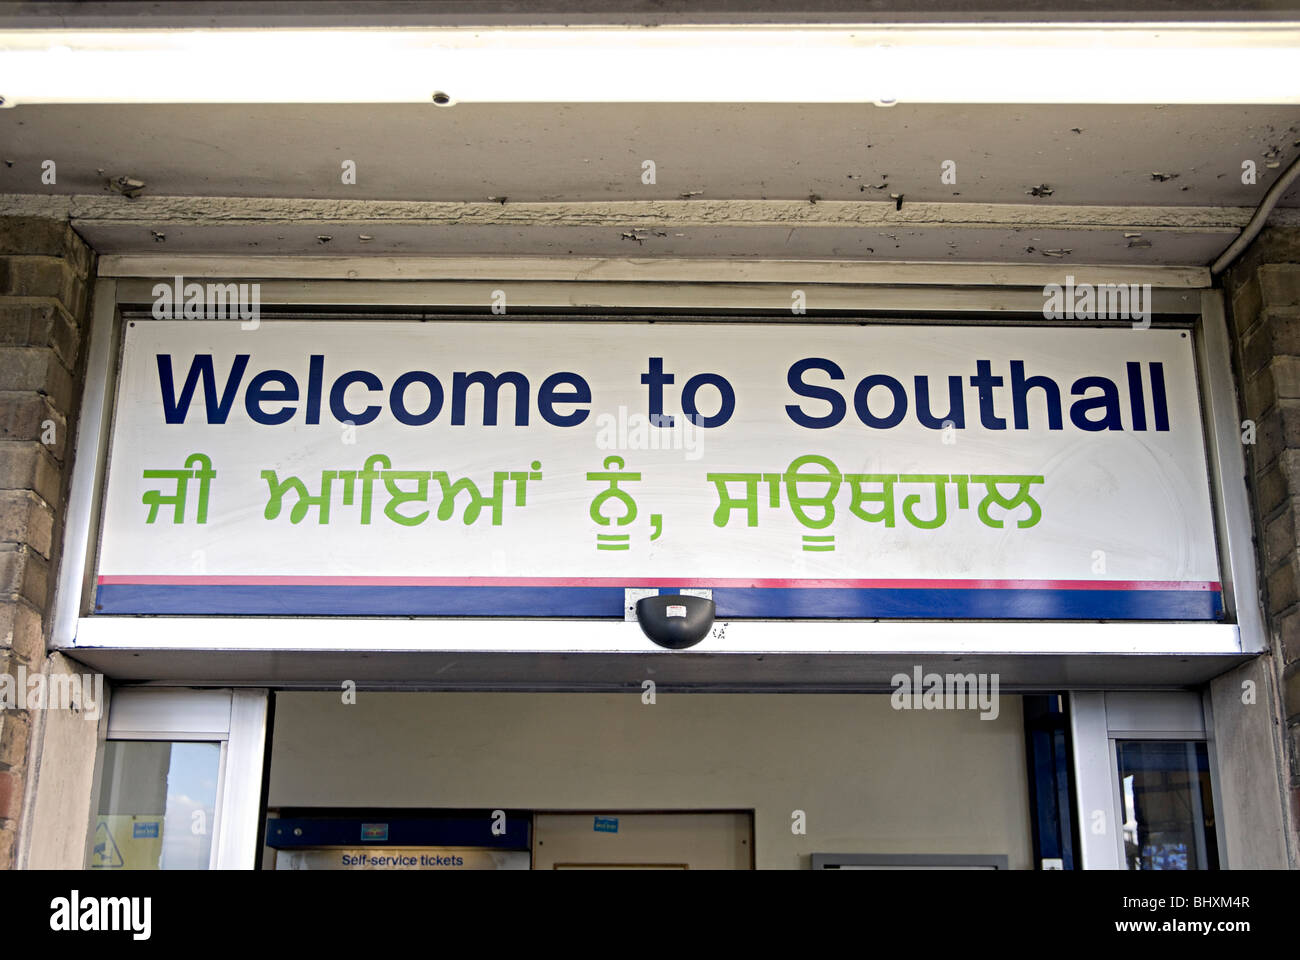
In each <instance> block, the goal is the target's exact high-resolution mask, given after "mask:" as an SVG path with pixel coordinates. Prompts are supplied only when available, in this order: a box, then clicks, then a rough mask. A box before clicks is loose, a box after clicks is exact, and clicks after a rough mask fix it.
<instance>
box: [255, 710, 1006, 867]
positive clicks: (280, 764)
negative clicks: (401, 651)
mask: <svg viewBox="0 0 1300 960" xmlns="http://www.w3.org/2000/svg"><path fill="white" fill-rule="evenodd" d="M1000 706H1001V710H1000V713H999V715H998V716H997V718H996V719H989V720H982V719H980V716H979V714H978V713H977V712H974V711H896V710H893V709H892V708H891V707H890V702H889V697H888V696H887V695H839V694H835V695H830V694H827V695H820V694H818V695H813V694H801V695H789V694H787V695H779V694H663V693H660V694H659V695H658V697H657V698H656V703H654V704H653V705H650V704H645V703H643V702H642V698H641V695H640V692H637V693H627V694H559V693H541V694H531V693H367V692H364V691H362V692H360V693H358V694H357V695H356V703H355V704H345V703H343V698H342V696H341V695H339V694H334V693H301V692H294V693H279V694H277V695H276V708H275V730H274V740H273V747H272V753H271V784H270V800H269V803H270V806H271V807H273V808H274V807H290V806H303V807H329V806H335V807H383V806H392V807H449V808H450V807H460V808H489V809H493V808H515V809H532V810H551V811H563V810H574V811H590V810H595V809H607V810H609V811H611V812H617V811H626V812H630V811H634V810H746V809H752V810H753V811H754V834H755V837H754V846H755V861H756V866H758V867H759V868H760V869H762V868H779V869H791V868H806V867H807V866H808V865H809V856H810V855H811V854H812V853H813V852H819V853H820V852H827V853H928V854H942V853H955V854H1005V855H1006V856H1007V858H1008V865H1009V866H1010V867H1011V868H1012V869H1017V868H1028V867H1030V866H1031V851H1030V844H1031V834H1030V820H1029V805H1028V793H1027V784H1026V771H1025V754H1024V732H1023V726H1022V718H1021V706H1020V698H1019V697H1015V696H1003V697H1002V698H1001V705H1000ZM795 810H803V811H804V812H805V814H806V824H807V833H806V834H805V835H802V836H800V835H795V834H794V833H792V831H791V822H792V821H791V816H792V812H793V811H795Z"/></svg>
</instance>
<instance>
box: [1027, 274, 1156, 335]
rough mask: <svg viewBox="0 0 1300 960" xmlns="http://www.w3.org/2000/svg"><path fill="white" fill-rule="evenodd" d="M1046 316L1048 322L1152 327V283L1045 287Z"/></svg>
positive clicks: (1068, 282) (1069, 282)
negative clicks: (1122, 322) (1130, 322)
mask: <svg viewBox="0 0 1300 960" xmlns="http://www.w3.org/2000/svg"><path fill="white" fill-rule="evenodd" d="M1043 317H1044V319H1047V320H1134V321H1137V322H1136V323H1134V324H1133V326H1134V327H1135V328H1137V329H1141V330H1145V329H1147V328H1148V327H1150V326H1151V284H1149V283H1141V284H1139V283H1096V284H1093V283H1075V282H1074V277H1073V276H1069V275H1067V276H1066V278H1065V283H1064V284H1059V283H1049V284H1047V285H1046V286H1044V287H1043Z"/></svg>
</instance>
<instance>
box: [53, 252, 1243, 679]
mask: <svg viewBox="0 0 1300 960" xmlns="http://www.w3.org/2000/svg"><path fill="white" fill-rule="evenodd" d="M140 261H141V262H140V263H139V264H135V263H134V262H133V260H132V258H122V257H119V258H114V259H113V261H112V263H111V267H112V270H113V272H114V273H116V274H117V275H118V276H120V277H121V278H122V279H103V278H101V279H100V280H99V281H98V282H97V284H96V295H95V303H94V316H93V321H92V330H91V335H90V343H89V354H90V356H89V361H88V370H87V378H86V389H85V395H84V399H83V402H82V410H81V416H80V421H79V423H80V426H79V429H78V433H77V449H76V457H75V466H74V470H73V477H72V488H71V495H70V503H69V508H68V527H67V532H66V534H65V546H64V560H63V564H62V566H61V569H60V574H59V582H58V585H57V589H56V603H55V617H54V625H53V642H52V645H53V646H54V647H56V648H71V649H75V648H78V647H98V648H121V649H130V648H133V647H134V648H139V647H158V646H170V647H177V646H179V647H193V648H201V649H222V650H231V651H237V650H241V649H261V650H265V649H268V648H280V649H294V648H297V649H321V648H322V647H323V646H328V645H330V643H331V642H330V639H329V638H331V637H338V638H339V639H337V640H334V641H332V643H333V644H336V645H341V646H340V647H339V648H342V647H344V646H346V647H348V648H354V647H355V648H361V647H365V648H372V649H376V650H394V649H397V650H450V649H454V650H469V651H484V652H488V651H509V650H515V649H519V647H520V645H521V644H520V640H519V637H520V636H521V634H526V635H527V636H528V637H529V641H528V647H529V648H530V649H534V650H535V649H538V647H539V645H543V646H544V647H545V648H547V649H550V648H551V647H552V645H554V649H555V650H556V651H557V652H558V651H561V650H566V649H574V648H575V647H577V648H580V649H582V650H587V651H611V652H612V651H622V650H628V649H636V650H637V651H640V652H644V649H645V647H644V644H643V643H642V642H641V641H640V638H639V636H636V635H634V634H633V633H632V632H631V631H627V630H624V631H620V630H619V629H618V627H619V626H624V625H620V624H606V623H593V622H589V621H544V622H537V621H514V620H508V621H500V620H492V621H484V620H456V621H454V622H453V623H449V624H447V628H448V629H445V630H441V629H438V628H436V627H435V628H433V629H431V628H430V624H429V623H427V622H420V623H415V622H411V621H401V620H394V621H388V620H367V621H357V620H348V621H337V620H319V619H317V620H311V621H308V622H304V621H300V620H276V619H266V618H245V619H241V620H240V622H239V629H238V631H232V630H231V629H230V621H229V620H228V619H223V618H184V619H181V618H165V617H162V618H107V617H100V618H97V617H88V616H83V612H84V611H85V610H86V598H87V595H88V591H89V590H90V588H91V585H92V584H93V582H94V569H93V564H94V561H95V552H96V551H95V540H94V537H95V536H96V535H97V527H98V523H97V511H98V497H99V496H100V493H101V482H100V481H101V480H102V477H103V471H104V470H105V469H106V458H107V446H108V435H109V431H110V426H111V417H112V404H113V387H114V384H115V380H116V375H115V368H116V365H117V363H116V360H117V358H116V356H115V350H116V348H117V343H118V324H119V316H120V313H119V306H120V305H122V304H146V303H150V302H151V301H152V289H153V285H154V283H155V282H170V280H171V276H174V273H173V272H172V271H170V270H164V269H163V267H164V266H165V265H166V262H165V261H159V259H158V258H153V257H150V258H140ZM436 263H437V261H418V262H416V263H415V265H411V264H403V263H402V262H401V261H392V260H387V261H382V262H379V263H377V264H371V265H370V266H369V269H368V271H367V272H368V273H369V274H370V276H371V277H372V278H373V279H374V280H375V281H376V282H374V283H369V282H363V283H359V282H357V280H355V279H341V278H343V277H349V275H351V276H353V277H355V276H356V274H357V271H356V264H355V262H354V261H352V260H346V259H343V260H337V261H320V262H317V263H316V265H315V266H314V267H313V268H312V269H311V271H310V273H311V275H312V276H313V279H311V280H290V279H273V280H259V282H260V283H261V286H262V290H261V302H262V304H263V305H264V306H268V307H269V306H280V307H296V306H300V307H303V308H304V309H308V308H313V309H321V308H324V309H328V308H329V307H331V306H336V307H350V308H358V307H361V308H365V307H372V306H373V307H379V306H384V307H401V306H409V307H414V308H419V309H422V310H425V311H436V310H438V309H440V308H447V307H464V306H466V305H477V306H479V307H482V308H483V309H484V310H486V305H487V304H488V303H489V302H490V297H491V289H493V288H496V287H499V286H503V285H505V286H506V287H507V289H508V290H509V297H510V303H511V305H512V307H514V308H516V309H522V310H525V311H526V310H528V309H529V308H538V307H551V308H554V307H557V306H562V307H569V308H592V307H596V308H601V307H608V308H611V309H618V308H622V309H628V308H637V309H667V310H675V311H683V310H720V309H726V310H728V311H731V312H737V311H746V310H747V311H751V312H770V311H777V310H780V311H782V313H781V314H780V319H781V320H782V322H787V323H788V322H791V320H792V319H794V320H802V321H806V322H834V320H835V318H834V316H827V315H824V314H820V313H819V311H821V310H827V309H833V310H853V311H859V312H861V313H870V312H874V311H880V310H894V309H900V308H902V309H909V310H918V311H921V310H931V311H933V310H944V311H964V312H972V313H973V312H978V313H981V314H984V315H989V314H996V313H998V312H1000V311H1011V312H1016V313H1021V312H1024V311H1029V310H1033V309H1038V310H1041V307H1042V302H1043V301H1042V293H1041V290H1040V289H1035V286H1036V285H1039V284H1043V283H1048V282H1056V281H1059V279H1060V275H1061V272H1062V269H1061V267H1059V266H1048V265H1041V266H1040V265H1005V264H1002V265H998V264H965V265H954V264H880V265H873V268H874V269H873V270H872V271H852V274H853V275H854V279H855V280H859V281H860V280H861V279H863V278H865V277H871V278H872V279H873V280H874V281H875V282H874V283H871V282H868V283H863V282H856V283H842V282H841V283H836V282H828V281H831V279H832V277H834V276H836V274H841V273H843V272H844V269H845V268H842V267H836V266H835V265H831V264H826V263H816V264H810V265H808V266H807V267H806V269H807V274H808V275H809V276H810V277H813V278H814V279H813V280H812V282H810V283H808V284H805V286H807V287H808V289H809V291H810V293H809V300H808V302H809V306H810V309H812V310H813V313H811V314H806V315H802V316H800V317H794V318H792V317H791V316H790V314H789V304H790V284H791V283H792V282H793V281H792V277H793V276H794V275H796V272H797V270H798V269H799V266H798V265H793V266H792V264H791V263H788V262H779V263H767V262H750V263H748V264H747V265H746V266H745V269H744V271H743V276H744V277H745V278H746V280H745V281H744V282H734V280H733V277H734V276H737V274H734V273H733V274H723V276H724V277H726V280H727V281H728V282H714V283H706V282H698V280H697V278H698V276H699V274H698V273H697V272H693V271H691V270H687V269H686V268H683V270H684V275H685V276H687V277H690V278H691V279H690V280H689V281H688V282H682V283H667V282H664V279H665V277H666V274H665V273H664V269H665V268H663V267H656V268H655V269H653V270H650V271H649V272H650V274H651V275H652V276H654V277H655V280H654V281H653V282H633V281H630V280H627V279H624V278H626V277H630V276H635V275H637V274H638V271H643V272H644V271H645V270H646V269H647V268H645V267H644V266H643V265H642V264H641V263H640V262H639V261H609V262H607V265H606V266H605V267H604V268H603V269H597V268H595V267H593V266H590V265H588V266H587V267H584V268H583V270H576V268H574V267H572V266H567V267H566V266H563V265H562V263H561V261H550V260H544V259H541V260H538V259H536V258H534V260H529V261H527V262H521V261H516V260H503V261H500V262H493V261H480V262H478V264H477V265H476V266H475V267H474V268H473V270H472V271H471V269H470V267H469V266H468V265H466V264H464V263H461V264H460V266H459V267H458V269H462V270H464V271H466V272H467V273H472V275H473V279H469V280H431V279H423V277H426V276H430V275H432V276H445V275H446V273H447V271H448V269H449V268H446V267H442V268H439V267H437V266H436ZM349 264H351V266H349ZM173 266H174V267H175V268H176V271H177V272H179V270H180V269H181V268H182V267H183V268H185V269H189V270H191V272H190V273H189V274H187V275H188V276H205V277H210V278H211V277H220V278H224V279H242V280H249V279H258V278H261V277H264V276H266V275H267V274H268V273H274V274H277V275H278V276H281V277H282V276H283V274H284V272H285V270H286V269H294V267H285V265H284V264H280V263H279V261H278V260H275V261H271V263H270V265H269V266H268V265H266V264H265V263H263V262H262V261H258V260H255V259H248V258H242V259H236V258H232V259H229V260H222V259H219V258H216V259H214V258H202V259H199V258H188V259H178V260H177V261H176V262H175V263H174V264H173ZM146 268H147V269H148V270H149V271H156V272H155V273H154V274H153V276H152V277H145V278H140V277H139V274H140V273H141V272H143V271H144V269H146ZM300 269H303V270H304V272H307V271H306V268H305V267H301V268H300ZM566 270H567V271H576V272H574V273H571V274H567V275H575V276H576V275H581V274H582V273H583V271H584V270H585V271H587V272H588V275H590V272H591V271H593V270H594V271H595V272H596V273H597V274H601V275H605V276H610V277H617V278H620V279H617V280H601V281H576V280H575V281H557V280H535V279H521V280H515V281H501V280H491V279H486V278H487V277H489V276H492V275H493V271H496V275H499V276H506V277H512V276H521V277H525V278H529V277H535V276H538V275H552V276H554V275H566V274H565V271H566ZM1071 270H1072V272H1074V273H1075V274H1076V275H1078V276H1085V275H1086V276H1090V277H1093V278H1095V279H1097V280H1099V281H1102V280H1104V279H1105V278H1106V277H1107V276H1108V274H1114V275H1116V276H1121V277H1122V278H1123V279H1125V280H1132V279H1133V278H1134V276H1136V275H1138V274H1140V276H1141V278H1142V279H1144V280H1148V281H1150V282H1152V283H1153V286H1154V287H1156V289H1155V294H1156V297H1155V300H1156V303H1155V312H1156V313H1160V312H1162V311H1164V312H1177V313H1182V314H1187V315H1191V314H1196V313H1199V314H1200V315H1201V318H1202V319H1201V323H1200V325H1199V329H1198V330H1197V334H1198V335H1197V336H1196V338H1195V339H1196V341H1197V343H1198V363H1199V366H1200V369H1199V371H1198V374H1199V376H1200V377H1201V379H1202V396H1203V398H1204V404H1205V407H1206V410H1205V417H1204V420H1205V429H1206V433H1207V436H1206V442H1207V449H1208V451H1209V454H1210V457H1209V459H1210V464H1209V467H1210V472H1211V476H1212V483H1213V484H1214V488H1215V493H1216V497H1215V505H1216V507H1215V508H1216V511H1217V512H1218V517H1217V520H1218V527H1219V537H1220V552H1221V567H1222V570H1223V580H1224V583H1225V602H1227V603H1229V604H1233V605H1232V606H1229V611H1230V614H1234V615H1235V617H1236V622H1225V623H1217V624H1195V623H1186V624H1183V623H1179V624H1133V623H1000V624H986V623H978V622H967V623H959V622H951V621H941V622H920V621H913V622H909V623H869V624H867V623H853V622H847V623H846V622H827V623H807V624H803V625H801V629H800V630H799V631H798V634H799V637H800V638H801V639H800V641H799V642H798V643H797V644H792V643H791V638H792V631H790V630H788V629H787V628H784V627H782V625H780V624H778V623H761V622H745V623H743V624H734V625H732V626H733V629H732V632H730V633H729V634H728V638H727V639H728V644H727V650H726V651H723V652H745V653H748V652H819V651H825V652H853V651H861V652H877V651H889V650H892V651H909V652H910V651H917V652H929V651H932V650H933V651H945V652H947V651H961V652H970V653H990V654H992V653H1027V652H1044V651H1045V650H1051V651H1052V652H1061V653H1147V654H1239V653H1255V652H1259V651H1262V650H1264V649H1266V646H1267V641H1266V638H1265V636H1264V630H1263V620H1262V617H1261V616H1260V611H1259V609H1258V606H1257V604H1255V603H1254V602H1248V603H1241V602H1235V601H1237V600H1238V598H1254V597H1256V596H1257V589H1256V582H1255V578H1256V571H1255V565H1254V554H1253V544H1252V542H1251V522H1250V512H1249V505H1248V500H1247V493H1246V487H1245V480H1244V467H1243V460H1242V452H1241V449H1240V444H1239V443H1238V442H1237V437H1238V434H1237V429H1236V423H1237V403H1236V394H1235V389H1234V387H1233V382H1232V373H1231V368H1230V365H1229V359H1228V358H1229V352H1228V347H1227V329H1226V325H1225V324H1224V321H1223V310H1222V303H1221V301H1220V300H1219V299H1218V295H1217V294H1216V293H1214V292H1211V291H1204V290H1203V287H1204V285H1205V284H1206V283H1207V282H1208V275H1207V274H1206V273H1205V271H1203V270H1201V269H1200V268H1158V267H1143V268H1132V267H1130V268H1125V267H1098V266H1087V265H1079V266H1076V267H1072V268H1071ZM195 271H198V272H195ZM954 271H958V272H957V273H954ZM1135 271H1137V273H1135ZM169 274H170V275H169ZM331 274H332V275H333V278H331ZM954 277H958V278H959V279H960V281H961V282H962V283H963V284H966V285H967V286H966V287H965V288H963V289H955V288H953V287H951V286H948V285H947V284H950V283H951V282H952V281H953V278H954ZM769 278H770V279H769ZM836 279H838V277H836ZM927 283H928V285H926V284H927ZM1008 283H1011V284H1015V286H1004V285H1005V284H1008ZM515 316H516V317H520V318H522V319H523V320H525V321H527V320H531V319H537V317H536V315H535V314H533V315H530V314H528V313H527V312H525V313H521V314H515ZM724 319H725V318H724ZM948 322H951V321H948ZM1019 322H1024V319H1023V316H1022V317H1020V321H1019ZM359 622H364V623H365V626H366V629H365V630H364V631H357V630H356V629H355V628H356V626H357V624H358V623H359ZM524 622H526V623H528V627H527V630H526V631H524V630H521V629H520V627H519V624H521V623H524ZM307 623H309V624H310V628H309V629H304V628H305V627H306V625H307ZM345 635H346V637H347V638H348V639H347V641H346V643H345V642H344V641H343V639H342V638H343V637H344V636H345ZM359 635H360V636H364V637H366V638H367V639H366V640H362V641H359V640H358V639H357V637H358V636H359ZM178 638H180V639H178ZM444 638H445V639H444ZM634 645H635V646H634Z"/></svg>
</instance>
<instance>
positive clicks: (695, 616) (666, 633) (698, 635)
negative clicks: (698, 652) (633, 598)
mask: <svg viewBox="0 0 1300 960" xmlns="http://www.w3.org/2000/svg"><path fill="white" fill-rule="evenodd" d="M716 612H717V607H716V606H715V605H714V603H713V601H712V600H710V599H708V598H706V597H693V596H689V595H687V594H661V595H659V596H657V597H645V598H643V599H641V600H638V601H637V603H636V619H637V623H639V624H641V631H642V632H643V633H644V634H645V635H646V636H647V637H649V638H650V639H651V640H653V641H654V642H655V643H657V644H659V646H661V647H667V648H668V649H669V650H685V649H686V648H687V647H693V646H695V645H696V644H697V643H699V642H700V641H701V640H703V639H704V635H705V634H706V633H708V632H709V628H710V627H711V626H713V616H714V614H715V613H716Z"/></svg>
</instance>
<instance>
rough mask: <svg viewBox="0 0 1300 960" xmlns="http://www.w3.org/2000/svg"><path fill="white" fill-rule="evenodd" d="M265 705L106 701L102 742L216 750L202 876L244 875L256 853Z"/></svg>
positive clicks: (161, 695)
mask: <svg viewBox="0 0 1300 960" xmlns="http://www.w3.org/2000/svg"><path fill="white" fill-rule="evenodd" d="M268 700H269V694H268V692H267V691H265V690H222V689H219V690H190V689H159V688H147V689H144V688H120V689H118V690H115V691H114V693H113V699H112V701H111V702H110V706H109V715H108V732H107V735H106V737H105V739H106V740H167V741H185V742H191V743H218V744H220V746H221V760H220V766H219V769H218V774H217V804H216V811H215V814H214V817H213V822H212V848H211V855H210V857H209V860H208V868H209V869H212V870H251V869H252V868H253V867H254V866H255V865H256V862H257V857H258V854H259V853H260V851H261V842H260V838H259V836H258V824H259V822H260V818H261V812H262V810H261V800H262V789H261V788H262V769H263V759H264V757H263V753H264V751H265V745H266V723H267V703H268ZM95 789H96V791H97V792H98V790H99V784H98V782H97V783H96V787H95ZM97 805H98V804H97V803H96V806H97ZM92 830H93V823H92Z"/></svg>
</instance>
